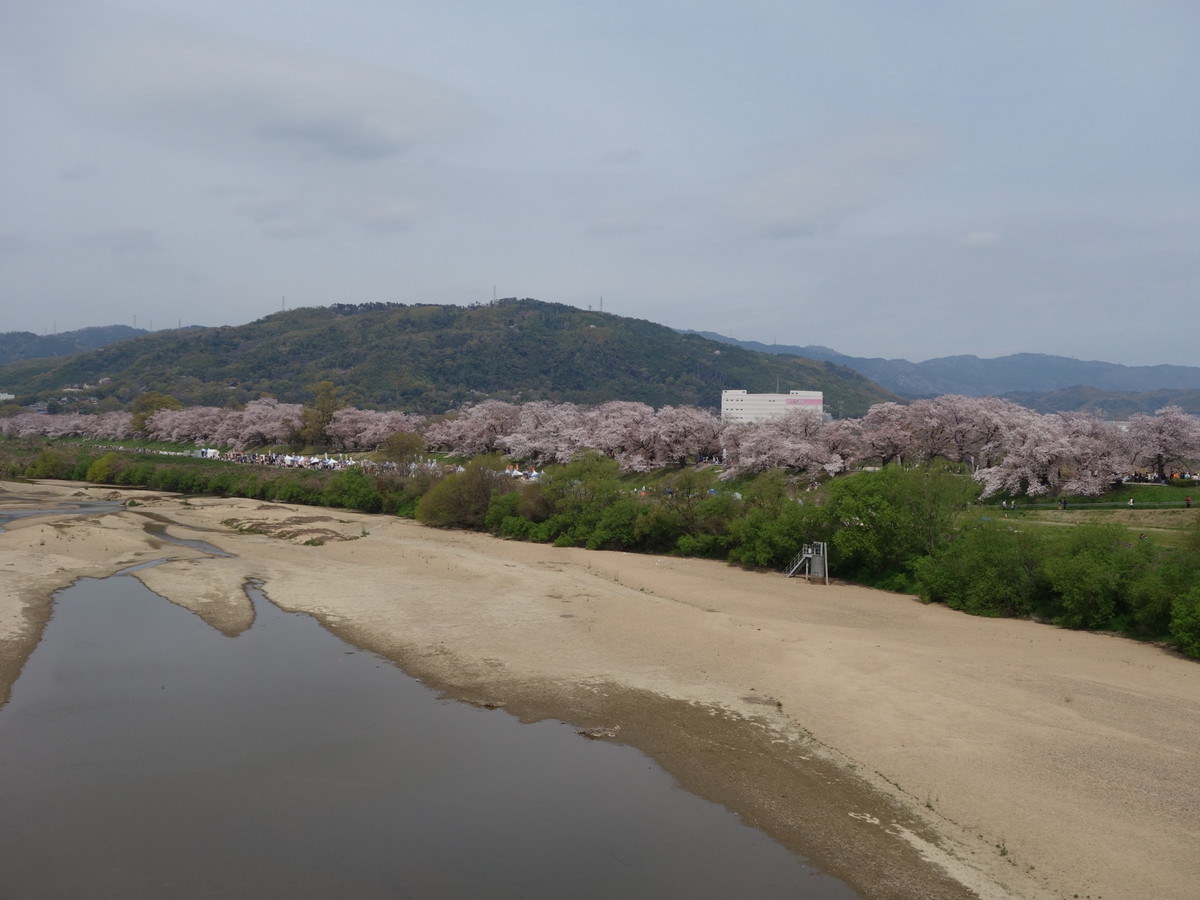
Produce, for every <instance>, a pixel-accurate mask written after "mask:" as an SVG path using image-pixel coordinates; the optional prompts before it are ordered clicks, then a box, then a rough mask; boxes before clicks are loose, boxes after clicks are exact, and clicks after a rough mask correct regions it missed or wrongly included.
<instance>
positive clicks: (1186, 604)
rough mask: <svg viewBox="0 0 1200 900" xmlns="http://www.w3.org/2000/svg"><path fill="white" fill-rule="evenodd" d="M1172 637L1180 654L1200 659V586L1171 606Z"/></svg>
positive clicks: (1178, 598)
mask: <svg viewBox="0 0 1200 900" xmlns="http://www.w3.org/2000/svg"><path fill="white" fill-rule="evenodd" d="M1171 637H1172V638H1173V639H1174V641H1175V644H1176V645H1177V646H1178V647H1179V652H1180V653H1182V654H1184V655H1185V656H1190V657H1192V658H1193V659H1200V586H1197V587H1193V588H1192V589H1191V590H1189V591H1188V592H1187V593H1186V594H1183V595H1182V596H1180V597H1177V598H1176V599H1175V601H1174V603H1173V604H1172V605H1171Z"/></svg>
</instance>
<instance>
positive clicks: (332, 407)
mask: <svg viewBox="0 0 1200 900" xmlns="http://www.w3.org/2000/svg"><path fill="white" fill-rule="evenodd" d="M310 389H311V390H312V392H313V394H314V397H313V402H312V403H311V404H310V405H308V406H305V407H304V410H303V412H302V413H301V420H300V431H299V437H300V440H301V441H302V442H303V443H304V444H305V445H307V446H310V447H318V448H324V447H328V446H329V445H330V443H331V441H330V439H329V433H328V428H329V423H330V422H332V421H333V414H334V413H335V412H337V411H338V410H339V409H342V408H343V407H346V406H349V405H350V396H349V393H348V392H347V391H346V390H344V389H343V388H340V387H338V386H336V385H335V384H334V383H333V382H332V381H318V382H317V383H316V384H314V385H311V386H310Z"/></svg>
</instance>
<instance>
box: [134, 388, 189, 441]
mask: <svg viewBox="0 0 1200 900" xmlns="http://www.w3.org/2000/svg"><path fill="white" fill-rule="evenodd" d="M163 409H183V404H182V403H180V402H179V401H178V400H177V399H175V398H174V397H172V396H170V395H168V394H163V393H160V392H159V391H146V392H145V393H144V394H139V395H138V396H137V397H136V398H135V399H134V401H133V403H132V404H130V407H129V411H130V412H131V413H133V419H132V420H131V422H130V426H131V427H132V428H133V430H134V431H135V432H136V433H137V434H145V432H146V422H147V421H148V420H149V419H150V417H151V416H153V415H154V414H155V413H156V412H158V411H159V410H163Z"/></svg>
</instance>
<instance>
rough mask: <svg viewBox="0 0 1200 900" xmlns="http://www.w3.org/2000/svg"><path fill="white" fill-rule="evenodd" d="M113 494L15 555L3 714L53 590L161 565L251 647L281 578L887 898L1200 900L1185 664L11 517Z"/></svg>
mask: <svg viewBox="0 0 1200 900" xmlns="http://www.w3.org/2000/svg"><path fill="white" fill-rule="evenodd" d="M110 497H115V498H118V499H121V500H125V501H127V500H130V499H134V500H136V501H137V502H138V504H139V505H137V506H132V507H127V508H124V509H122V510H119V511H112V512H104V513H92V514H87V515H82V516H72V517H64V516H50V517H38V518H31V519H20V520H17V521H15V522H13V523H10V525H9V526H8V528H7V530H6V531H5V532H3V533H0V701H2V700H4V699H6V698H7V695H8V689H9V687H10V686H11V683H12V681H13V679H15V677H16V676H17V674H18V673H19V671H20V667H21V665H22V664H23V662H24V659H25V658H26V657H27V656H28V654H29V653H31V652H32V650H33V647H34V646H36V643H37V640H38V637H39V635H40V632H41V628H42V627H43V625H44V623H45V621H46V620H47V617H48V615H49V612H50V600H49V596H50V594H51V593H52V592H53V591H54V590H57V589H59V588H62V587H65V586H67V585H69V584H70V583H71V582H72V581H74V580H75V579H76V578H78V577H81V576H87V575H90V576H103V575H106V574H110V573H111V572H113V571H116V570H118V569H121V568H124V567H127V566H130V565H134V564H137V563H140V562H145V561H150V560H154V559H163V558H167V559H170V560H171V561H170V562H167V563H164V564H162V565H158V566H155V567H152V568H146V569H142V570H140V571H139V572H138V573H137V575H138V577H139V578H141V579H142V580H143V581H144V582H145V583H146V584H147V586H149V587H150V588H151V589H152V590H154V591H156V592H157V593H159V594H160V595H162V596H164V597H166V598H167V599H169V600H171V601H172V602H175V603H178V604H180V605H182V606H185V607H187V608H189V609H191V610H193V611H194V612H195V613H196V614H197V615H199V616H201V617H203V618H204V619H205V621H207V622H209V623H210V624H211V625H213V627H215V628H218V629H219V630H221V631H222V632H223V633H224V634H226V635H229V636H230V637H234V636H236V635H237V634H238V633H239V632H240V631H241V630H243V629H245V628H246V627H247V626H248V625H249V623H250V622H251V621H252V615H253V612H252V610H251V608H250V604H249V601H248V600H247V599H246V596H245V593H244V590H243V585H244V584H245V583H246V582H247V580H250V579H255V580H258V581H261V582H262V584H263V588H264V590H265V592H266V594H267V595H268V596H269V597H270V598H271V599H272V600H273V601H274V602H276V603H277V604H279V605H280V606H282V607H284V608H285V609H289V610H296V611H304V612H308V613H311V614H312V615H314V616H316V617H318V618H319V619H320V620H321V621H322V622H323V623H324V624H325V625H326V626H327V627H329V628H330V629H331V630H333V631H335V632H337V633H338V634H339V635H341V636H343V637H344V638H346V639H347V640H349V641H351V642H353V643H355V644H357V645H359V646H362V647H364V648H369V649H372V650H375V651H377V652H379V653H381V654H384V655H386V656H388V657H390V658H391V659H393V660H395V661H396V662H397V663H398V664H399V665H400V666H401V667H402V668H404V669H405V670H406V671H407V672H409V673H410V674H412V675H414V676H416V677H420V678H422V679H423V680H425V681H426V682H428V683H430V684H432V685H434V686H436V687H438V688H440V689H442V690H444V691H445V692H446V693H447V694H448V695H451V696H454V697H459V698H462V699H465V700H467V701H469V702H474V703H479V704H483V705H488V706H493V705H494V706H497V707H502V708H503V709H504V710H505V711H507V712H508V713H511V714H513V715H516V716H518V717H520V718H521V719H524V720H535V719H539V718H545V717H551V718H557V719H562V720H564V721H569V722H571V723H573V724H575V725H576V726H577V727H578V728H579V729H581V730H590V731H591V733H592V734H593V735H595V736H598V737H600V738H601V739H605V740H618V741H621V742H626V743H630V744H633V745H634V746H637V747H639V748H641V749H642V750H644V751H645V752H647V753H649V754H651V755H652V756H654V757H655V758H656V759H657V760H658V761H659V762H660V763H661V764H662V765H663V766H664V767H665V768H666V769H667V770H668V771H670V772H671V773H672V774H673V775H674V776H675V777H676V778H677V779H678V780H679V781H680V783H681V784H683V785H684V786H685V787H687V788H688V789H689V790H692V791H693V792H695V793H698V794H700V795H702V796H705V797H708V798H710V799H713V800H716V801H718V802H721V803H724V804H725V805H727V806H728V807H730V808H731V809H734V810H736V811H737V812H738V813H739V814H740V815H741V816H742V817H743V818H744V819H745V820H746V821H748V822H751V823H753V824H755V825H757V826H759V827H761V828H763V829H764V830H766V831H768V832H769V833H771V834H772V835H774V836H775V837H776V838H777V839H779V840H781V841H782V842H784V843H786V844H787V845H789V846H791V847H793V848H795V849H796V850H798V851H800V852H802V853H803V854H805V855H806V856H807V857H809V858H810V859H811V860H813V862H814V863H815V864H817V865H818V866H820V867H821V868H823V869H825V870H826V871H828V872H830V873H831V874H835V875H837V876H839V877H842V878H844V879H845V880H847V881H849V882H850V883H851V884H852V885H853V886H854V887H855V888H856V889H857V890H859V891H860V892H861V893H862V894H863V895H864V896H866V897H886V898H913V897H940V898H958V897H971V896H979V897H983V898H993V897H995V898H1001V897H1020V898H1039V897H1068V898H1069V897H1073V896H1075V895H1078V896H1079V897H1089V896H1090V897H1092V898H1098V897H1103V898H1108V900H1115V898H1140V897H1155V898H1181V900H1182V898H1191V897H1194V896H1195V891H1196V885H1197V884H1200V853H1197V847H1200V665H1198V664H1196V663H1194V662H1189V661H1187V660H1184V659H1181V658H1179V657H1177V656H1176V655H1174V654H1172V653H1171V652H1169V651H1167V650H1163V649H1161V648H1158V647H1154V646H1150V645H1143V644H1138V643H1135V642H1131V641H1126V640H1123V639H1120V638H1114V637H1109V636H1105V635H1093V634H1080V633H1074V632H1067V631H1060V630H1057V629H1053V628H1049V627H1046V626H1039V625H1035V624H1032V623H1028V622H1015V621H1008V620H988V619H979V618H973V617H969V616H965V615H962V614H959V613H955V612H952V611H950V610H947V609H944V608H941V607H935V606H924V605H922V604H920V603H919V602H917V601H915V600H913V599H911V598H907V597H902V596H897V595H893V594H887V593H883V592H879V591H872V590H867V589H863V588H857V587H850V586H845V585H830V586H824V585H815V584H813V585H809V584H806V583H804V582H803V581H802V580H798V579H786V578H784V577H782V576H781V575H777V574H765V573H749V572H744V571H741V570H738V569H733V568H730V567H727V566H725V565H724V564H721V563H714V562H707V561H701V560H680V559H672V558H666V557H653V556H637V555H631V554H622V553H597V552H588V551H582V550H570V549H556V548H552V547H545V546H541V545H532V544H521V543H514V542H506V541H499V540H495V539H493V538H489V537H486V536H482V535H474V534H464V533H458V532H441V531H435V530H431V529H427V528H423V527H421V526H420V525H417V524H415V523H412V522H408V521H404V520H399V519H392V518H385V517H380V516H367V515H360V514H357V513H349V512H345V511H340V510H322V509H314V508H308V507H296V506H286V507H285V506H281V505H278V504H264V503H260V502H257V501H248V500H232V499H197V498H192V499H190V500H185V499H183V498H179V497H172V496H164V495H160V494H154V493H147V492H138V491H125V490H121V491H120V492H117V491H112V490H108V489H103V488H95V487H87V486H83V485H74V484H65V483H61V482H59V483H42V484H39V485H17V484H11V483H9V484H3V483H0V511H3V510H4V509H6V508H20V507H22V506H24V507H25V508H31V507H33V508H36V507H39V506H46V505H50V504H56V503H62V502H70V501H79V500H82V499H85V498H86V499H105V498H110ZM148 525H158V526H163V525H165V526H166V534H167V535H170V536H173V537H176V538H182V539H199V540H203V541H206V542H208V543H210V544H212V545H215V546H217V547H220V548H222V549H223V550H225V551H226V552H228V553H230V554H232V555H231V556H229V557H226V558H212V557H210V556H208V555H206V554H204V553H203V552H201V551H199V550H195V549H189V548H184V547H180V546H177V545H173V544H170V543H167V542H165V541H164V540H162V539H161V537H159V536H156V535H155V534H154V533H153V531H148V530H147V526H148ZM500 714H502V713H500V712H497V715H500ZM581 739H582V738H581Z"/></svg>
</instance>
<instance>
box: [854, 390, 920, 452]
mask: <svg viewBox="0 0 1200 900" xmlns="http://www.w3.org/2000/svg"><path fill="white" fill-rule="evenodd" d="M862 441H863V448H864V452H865V454H866V456H867V457H868V458H872V459H878V460H879V461H880V462H881V463H882V464H883V465H885V466H886V465H887V464H888V463H890V462H899V461H901V460H902V459H903V458H904V454H905V453H907V452H909V451H910V450H912V449H913V446H914V443H913V436H912V424H911V421H910V418H909V411H908V408H907V407H905V406H901V405H900V404H899V403H876V404H875V405H874V406H872V407H871V408H870V409H868V410H867V414H866V415H865V416H863V420H862Z"/></svg>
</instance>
